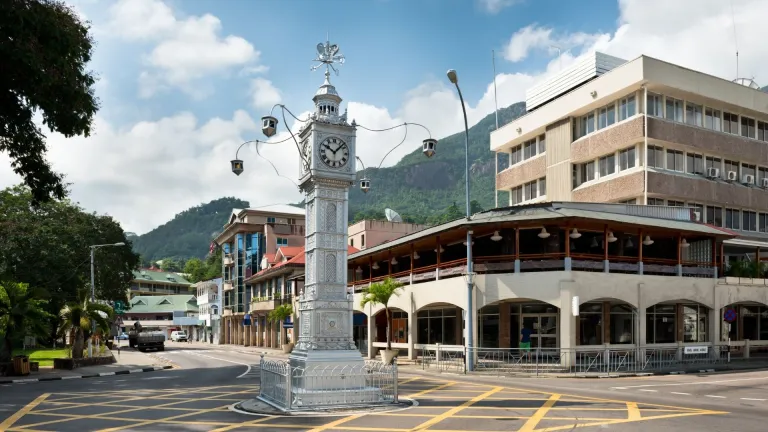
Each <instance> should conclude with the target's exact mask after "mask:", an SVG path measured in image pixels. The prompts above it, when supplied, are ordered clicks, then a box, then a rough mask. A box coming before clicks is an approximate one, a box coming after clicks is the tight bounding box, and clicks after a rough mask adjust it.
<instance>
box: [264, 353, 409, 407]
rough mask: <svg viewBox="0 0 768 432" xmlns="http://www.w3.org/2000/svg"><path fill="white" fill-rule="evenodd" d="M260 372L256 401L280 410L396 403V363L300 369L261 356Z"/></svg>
mask: <svg viewBox="0 0 768 432" xmlns="http://www.w3.org/2000/svg"><path fill="white" fill-rule="evenodd" d="M260 369H261V388H260V391H259V396H258V399H260V400H262V401H264V402H266V403H268V404H270V405H273V406H275V407H277V408H279V409H281V410H283V411H291V410H312V409H322V408H327V407H338V406H351V405H359V404H365V405H371V404H390V403H391V404H396V403H397V402H398V397H397V365H396V364H391V365H388V364H385V363H383V362H380V361H373V360H367V361H365V363H363V364H356V365H328V366H312V367H310V368H302V367H291V365H290V364H289V363H288V362H287V361H283V360H265V359H264V356H263V355H262V356H261V362H260Z"/></svg>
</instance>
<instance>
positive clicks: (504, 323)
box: [499, 303, 512, 348]
mask: <svg viewBox="0 0 768 432" xmlns="http://www.w3.org/2000/svg"><path fill="white" fill-rule="evenodd" d="M510 318H511V316H510V314H509V303H501V304H499V348H509V347H510V345H511V344H512V340H511V338H510V334H509V332H510V329H511V326H510V322H509V321H510Z"/></svg>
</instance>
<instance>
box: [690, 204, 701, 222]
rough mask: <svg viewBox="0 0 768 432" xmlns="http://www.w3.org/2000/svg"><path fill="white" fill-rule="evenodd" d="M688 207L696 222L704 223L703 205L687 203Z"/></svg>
mask: <svg viewBox="0 0 768 432" xmlns="http://www.w3.org/2000/svg"><path fill="white" fill-rule="evenodd" d="M688 207H692V208H693V211H694V212H695V215H696V222H704V205H703V204H696V203H688Z"/></svg>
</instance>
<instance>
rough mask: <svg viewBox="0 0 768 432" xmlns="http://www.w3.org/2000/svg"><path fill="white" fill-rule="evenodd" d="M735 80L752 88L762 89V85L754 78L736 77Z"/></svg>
mask: <svg viewBox="0 0 768 432" xmlns="http://www.w3.org/2000/svg"><path fill="white" fill-rule="evenodd" d="M733 82H735V83H736V84H741V85H743V86H745V87H749V88H752V89H758V90H759V89H760V86H759V85H758V84H757V83H756V82H755V80H753V79H752V78H736V79H735V80H733Z"/></svg>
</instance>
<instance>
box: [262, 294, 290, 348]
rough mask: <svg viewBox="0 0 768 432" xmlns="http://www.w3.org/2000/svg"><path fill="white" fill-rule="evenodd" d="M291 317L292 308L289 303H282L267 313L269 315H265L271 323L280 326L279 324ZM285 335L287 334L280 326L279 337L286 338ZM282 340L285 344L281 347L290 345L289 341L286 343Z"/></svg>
mask: <svg viewBox="0 0 768 432" xmlns="http://www.w3.org/2000/svg"><path fill="white" fill-rule="evenodd" d="M291 315H293V306H291V304H290V303H283V304H281V305H280V306H278V307H276V308H275V309H274V310H272V311H271V312H269V314H268V315H267V319H268V320H269V321H271V322H273V323H276V324H278V325H280V323H282V322H283V321H285V319H286V318H288V317H289V316H291ZM287 334H288V332H286V331H285V329H283V328H282V326H281V328H280V335H281V336H283V337H284V336H287ZM283 340H284V341H286V342H285V343H283V345H287V344H289V343H290V342H289V341H287V339H283Z"/></svg>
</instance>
